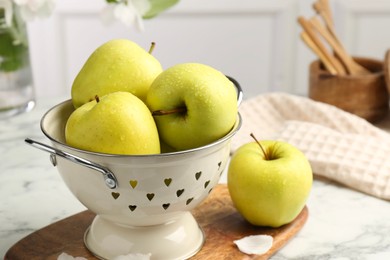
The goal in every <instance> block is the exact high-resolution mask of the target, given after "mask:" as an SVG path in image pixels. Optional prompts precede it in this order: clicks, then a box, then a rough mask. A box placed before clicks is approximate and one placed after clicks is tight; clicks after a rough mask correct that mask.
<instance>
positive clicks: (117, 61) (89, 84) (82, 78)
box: [71, 39, 162, 108]
mask: <svg viewBox="0 0 390 260" xmlns="http://www.w3.org/2000/svg"><path fill="white" fill-rule="evenodd" d="M161 72H162V67H161V64H160V62H159V61H158V60H157V59H156V58H155V57H153V56H152V55H151V54H150V53H149V52H147V51H145V50H144V49H143V48H141V47H140V46H139V45H138V44H136V43H134V42H132V41H130V40H126V39H114V40H110V41H108V42H106V43H104V44H103V45H101V46H100V47H98V48H97V49H96V50H95V51H94V52H93V53H92V54H91V55H90V56H89V58H88V60H87V61H86V62H85V64H84V66H83V67H82V69H81V70H80V72H79V73H78V74H77V76H76V78H75V80H74V82H73V85H72V90H71V93H72V100H73V105H74V107H75V108H77V107H79V106H81V105H83V104H85V103H87V102H89V101H91V100H93V99H94V97H95V96H96V95H98V96H99V97H102V96H104V95H106V94H109V93H112V92H116V91H126V92H130V93H132V94H134V95H136V96H137V97H138V98H140V99H141V100H142V101H145V99H146V95H147V92H148V90H149V87H150V85H151V84H152V82H153V80H154V79H155V78H156V77H157V75H159V74H160V73H161Z"/></svg>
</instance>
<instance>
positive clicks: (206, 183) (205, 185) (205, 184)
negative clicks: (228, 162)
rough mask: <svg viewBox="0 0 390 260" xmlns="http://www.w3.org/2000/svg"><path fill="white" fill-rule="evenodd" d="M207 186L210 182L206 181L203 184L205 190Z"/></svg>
mask: <svg viewBox="0 0 390 260" xmlns="http://www.w3.org/2000/svg"><path fill="white" fill-rule="evenodd" d="M209 184H210V181H206V182H205V183H204V188H205V189H206V188H207V186H209Z"/></svg>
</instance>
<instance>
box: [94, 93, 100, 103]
mask: <svg viewBox="0 0 390 260" xmlns="http://www.w3.org/2000/svg"><path fill="white" fill-rule="evenodd" d="M95 100H96V102H97V103H99V102H100V98H99V96H98V95H95Z"/></svg>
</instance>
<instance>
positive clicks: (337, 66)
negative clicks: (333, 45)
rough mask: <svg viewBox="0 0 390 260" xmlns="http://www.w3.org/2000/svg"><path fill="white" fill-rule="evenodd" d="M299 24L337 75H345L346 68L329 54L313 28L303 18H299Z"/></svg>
mask: <svg viewBox="0 0 390 260" xmlns="http://www.w3.org/2000/svg"><path fill="white" fill-rule="evenodd" d="M298 23H299V24H300V25H301V26H302V28H303V29H304V31H305V32H306V33H307V34H308V36H309V37H310V38H311V40H312V41H313V43H314V44H315V45H316V46H317V48H318V49H319V50H320V52H321V53H322V54H323V55H324V56H325V57H326V59H327V60H328V61H329V62H330V64H332V66H333V67H334V68H335V70H336V72H337V74H339V75H345V74H346V71H345V69H344V67H343V66H342V65H341V63H340V62H339V61H338V60H337V59H336V57H334V56H333V55H332V54H330V53H329V51H328V49H327V48H326V47H325V45H324V44H323V43H322V41H321V40H320V39H319V38H318V36H317V34H316V33H315V31H314V29H313V26H312V25H311V24H310V23H309V22H308V21H307V20H306V19H305V18H303V17H302V16H300V17H298Z"/></svg>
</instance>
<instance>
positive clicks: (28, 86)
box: [0, 4, 35, 118]
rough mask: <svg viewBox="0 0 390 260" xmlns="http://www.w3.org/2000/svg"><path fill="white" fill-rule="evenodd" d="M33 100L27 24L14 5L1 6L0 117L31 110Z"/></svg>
mask: <svg viewBox="0 0 390 260" xmlns="http://www.w3.org/2000/svg"><path fill="white" fill-rule="evenodd" d="M34 99H35V93H34V87H33V77H32V70H31V65H30V53H29V46H28V39H27V29H26V23H25V21H24V20H23V19H22V18H21V15H20V12H19V9H18V7H17V6H16V5H15V4H12V6H11V8H4V7H3V8H2V7H1V6H0V118H6V117H10V116H13V115H16V114H19V113H22V112H26V111H28V110H31V109H32V108H33V107H34V104H35V101H34Z"/></svg>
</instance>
